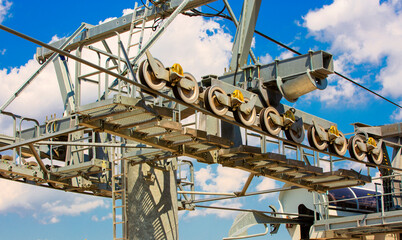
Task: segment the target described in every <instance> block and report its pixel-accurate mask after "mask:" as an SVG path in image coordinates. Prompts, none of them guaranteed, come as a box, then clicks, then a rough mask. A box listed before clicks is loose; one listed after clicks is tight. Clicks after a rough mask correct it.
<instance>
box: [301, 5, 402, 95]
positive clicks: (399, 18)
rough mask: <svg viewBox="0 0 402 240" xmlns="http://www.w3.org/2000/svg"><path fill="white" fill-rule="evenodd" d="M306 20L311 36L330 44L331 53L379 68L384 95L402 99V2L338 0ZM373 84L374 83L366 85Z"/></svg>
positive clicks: (350, 61) (315, 11)
mask: <svg viewBox="0 0 402 240" xmlns="http://www.w3.org/2000/svg"><path fill="white" fill-rule="evenodd" d="M304 21H305V22H304V26H305V27H307V28H308V30H309V31H310V33H311V34H312V35H313V36H315V37H316V38H317V39H318V40H320V41H326V42H329V43H330V44H331V47H330V50H331V52H332V53H335V54H338V55H341V56H342V57H343V58H344V61H345V63H346V64H349V65H353V64H363V63H368V64H370V65H371V67H372V68H379V67H380V68H381V71H380V72H379V73H378V74H377V75H376V76H374V77H375V81H377V82H379V83H380V84H381V91H382V93H383V94H386V95H390V96H392V97H398V98H399V97H402V94H401V92H402V91H401V90H402V84H400V83H401V78H402V69H401V68H400V67H399V62H401V61H402V47H401V45H400V43H401V42H402V30H401V29H402V12H401V3H400V1H395V0H388V1H381V2H380V1H378V0H355V1H348V0H335V1H334V2H333V3H332V4H330V5H325V6H323V7H322V8H320V9H317V10H312V11H310V12H309V13H308V14H307V15H306V16H305V17H304ZM384 61H385V64H384ZM368 76H370V73H368ZM371 78H372V77H371ZM373 83H374V82H373V80H372V81H371V83H370V82H368V83H367V82H366V85H367V84H368V85H372V84H373ZM347 89H349V87H345V88H344V90H345V91H347ZM326 92H327V91H326ZM346 94H348V93H346Z"/></svg>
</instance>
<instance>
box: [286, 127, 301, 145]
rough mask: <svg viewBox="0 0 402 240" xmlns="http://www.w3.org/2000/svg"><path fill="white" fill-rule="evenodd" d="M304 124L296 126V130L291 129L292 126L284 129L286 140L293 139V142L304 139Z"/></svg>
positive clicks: (299, 141)
mask: <svg viewBox="0 0 402 240" xmlns="http://www.w3.org/2000/svg"><path fill="white" fill-rule="evenodd" d="M304 135H305V133H304V126H303V124H302V125H301V127H299V128H297V130H296V131H295V130H293V129H292V127H289V128H288V129H285V136H286V138H287V139H288V140H290V141H293V142H295V143H302V142H303V140H304Z"/></svg>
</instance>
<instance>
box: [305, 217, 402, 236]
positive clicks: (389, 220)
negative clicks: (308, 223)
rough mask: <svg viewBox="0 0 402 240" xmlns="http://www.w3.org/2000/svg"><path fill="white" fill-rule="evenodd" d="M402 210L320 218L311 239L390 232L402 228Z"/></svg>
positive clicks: (313, 227)
mask: <svg viewBox="0 0 402 240" xmlns="http://www.w3.org/2000/svg"><path fill="white" fill-rule="evenodd" d="M401 224H402V210H397V211H390V212H383V213H381V212H379V213H371V214H361V215H356V216H350V217H342V218H335V219H328V220H318V221H316V222H315V224H314V225H313V226H312V234H311V239H324V238H325V239H329V238H336V239H350V238H351V236H359V235H362V236H363V235H367V234H375V233H389V232H396V231H400V230H401Z"/></svg>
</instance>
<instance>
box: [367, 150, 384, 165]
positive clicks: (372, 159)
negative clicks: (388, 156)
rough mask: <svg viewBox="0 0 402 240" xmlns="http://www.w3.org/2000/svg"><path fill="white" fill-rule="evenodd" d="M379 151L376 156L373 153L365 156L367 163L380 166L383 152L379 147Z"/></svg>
mask: <svg viewBox="0 0 402 240" xmlns="http://www.w3.org/2000/svg"><path fill="white" fill-rule="evenodd" d="M379 150H380V151H379V152H378V154H374V153H373V151H371V152H370V153H368V154H367V159H368V160H369V162H371V163H374V164H377V165H381V163H382V160H383V150H382V148H381V147H380V148H379Z"/></svg>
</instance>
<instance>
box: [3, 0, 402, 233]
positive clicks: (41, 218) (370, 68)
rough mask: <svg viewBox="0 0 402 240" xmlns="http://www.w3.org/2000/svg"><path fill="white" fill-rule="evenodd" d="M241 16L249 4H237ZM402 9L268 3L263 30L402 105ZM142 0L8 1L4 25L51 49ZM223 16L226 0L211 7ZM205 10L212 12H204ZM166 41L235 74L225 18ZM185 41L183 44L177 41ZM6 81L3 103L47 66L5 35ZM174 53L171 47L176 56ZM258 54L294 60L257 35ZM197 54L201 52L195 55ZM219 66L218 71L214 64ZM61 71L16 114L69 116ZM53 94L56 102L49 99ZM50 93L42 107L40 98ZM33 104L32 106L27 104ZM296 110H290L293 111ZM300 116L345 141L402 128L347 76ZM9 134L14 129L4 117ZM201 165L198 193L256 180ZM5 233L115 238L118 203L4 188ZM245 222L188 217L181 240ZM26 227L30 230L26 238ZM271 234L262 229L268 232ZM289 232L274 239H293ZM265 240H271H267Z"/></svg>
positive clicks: (32, 89)
mask: <svg viewBox="0 0 402 240" xmlns="http://www.w3.org/2000/svg"><path fill="white" fill-rule="evenodd" d="M230 3H231V4H232V7H233V8H234V11H235V13H236V15H237V16H238V15H239V13H240V10H241V1H230ZM401 5H402V4H401V3H400V1H397V0H388V1H381V2H379V1H378V0H355V1H347V0H334V1H332V0H331V1H329V0H324V1H297V0H291V1H263V3H262V5H261V10H260V14H259V19H258V22H257V27H256V29H257V30H259V31H261V32H263V33H264V34H266V35H268V36H270V37H272V38H274V39H277V40H279V41H281V42H283V43H285V44H288V45H289V46H291V47H293V48H295V49H296V50H298V51H299V52H302V53H306V52H307V51H308V50H309V49H312V50H326V51H328V52H330V53H332V54H333V55H334V59H335V67H336V69H335V70H336V71H338V72H340V73H343V74H345V75H347V76H350V77H352V78H353V79H354V80H356V81H358V82H359V83H361V84H363V85H365V86H367V87H369V88H371V89H373V90H375V91H377V92H379V93H381V94H383V95H384V96H386V97H388V98H390V99H392V100H393V101H395V102H397V103H400V101H401V99H402V91H401V90H402V84H401V83H402V80H401V77H402V68H400V67H399V65H400V62H402V57H401V56H402V54H401V53H402V46H400V43H401V42H402V30H400V29H402V14H401V10H402V8H401V7H402V6H401ZM133 6H134V2H133V1H115V2H113V4H110V3H106V2H101V3H99V1H92V0H87V1H76V0H72V1H69V2H68V3H65V2H62V1H48V0H46V1H4V0H0V23H1V24H4V25H6V26H8V27H10V28H13V29H15V30H18V31H21V32H22V33H25V34H27V35H30V36H32V37H35V38H37V39H39V40H41V41H44V42H50V41H51V40H52V38H55V36H56V37H57V38H61V37H65V36H69V35H70V34H72V33H73V32H74V31H75V29H77V28H78V27H79V25H80V24H81V22H86V23H90V24H93V25H97V24H99V22H100V21H104V20H105V19H107V18H110V17H120V16H121V15H122V13H123V10H124V9H129V8H133ZM211 6H213V7H215V8H218V9H220V8H221V7H222V6H223V4H222V2H221V1H217V2H216V3H213V4H211ZM202 10H203V11H211V10H210V9H208V8H206V7H203V8H202ZM169 29H170V30H169V32H168V33H167V34H166V36H164V37H162V38H161V39H160V41H159V42H158V43H157V44H156V45H155V46H154V47H153V48H151V52H152V53H153V54H154V55H155V56H156V57H158V58H159V59H161V60H162V61H163V62H164V63H166V64H165V65H169V64H171V63H173V62H180V63H183V67H184V68H185V70H188V71H189V72H192V73H194V75H195V76H196V77H197V78H198V79H199V78H200V77H201V76H202V75H206V74H210V73H214V74H222V72H223V68H224V67H226V66H227V64H228V61H229V57H230V50H231V43H232V42H231V41H233V36H234V34H235V28H234V26H233V24H232V23H231V22H228V21H224V20H221V19H203V18H189V17H184V16H180V17H179V18H178V19H176V21H175V22H174V23H173V24H172V26H171V28H169ZM177 36H180V38H181V39H177ZM0 39H1V40H0V82H1V84H2V86H3V87H2V94H1V96H0V104H2V103H3V102H4V101H5V100H6V99H7V98H8V96H9V95H10V94H11V92H12V91H13V90H15V89H16V88H17V87H18V85H19V84H20V83H21V82H22V81H24V80H25V79H26V78H27V77H28V76H29V75H30V74H31V73H32V72H33V71H35V70H36V68H37V67H38V65H37V64H36V63H35V61H32V59H33V55H34V54H35V51H36V46H35V45H34V44H32V43H30V42H27V41H25V40H22V39H19V38H17V37H15V36H12V35H10V34H8V33H6V32H2V31H1V32H0ZM166 46H169V48H167V47H166ZM253 50H254V52H255V53H256V55H257V56H260V58H261V60H262V61H267V62H269V61H272V60H273V59H275V58H277V57H278V58H286V57H291V55H290V54H289V53H288V52H287V51H286V50H284V49H282V48H280V47H278V46H277V45H275V44H273V43H271V42H269V41H268V40H265V39H263V38H261V37H259V36H255V46H254V49H253ZM188 52H191V54H188ZM211 59H213V61H214V64H211ZM52 74H54V73H52V72H51V69H50V70H47V71H45V72H44V77H42V78H39V79H38V80H36V81H37V83H33V84H32V85H31V86H29V87H28V88H27V90H26V91H27V93H24V94H23V95H21V98H20V99H17V100H16V102H15V103H13V104H12V105H10V108H9V110H12V111H14V112H16V113H17V114H23V115H25V116H30V117H35V118H38V119H39V120H41V121H43V120H44V119H45V117H44V116H46V115H50V114H53V113H55V112H56V113H57V114H58V115H60V114H61V110H60V109H61V101H60V100H59V98H60V97H59V94H58V90H57V83H56V81H55V79H53V78H52V77H53V75H52ZM45 92H46V95H44V94H43V93H45ZM40 94H42V95H41V98H40V99H39V98H38V96H39V95H40ZM27 103H29V104H27ZM287 104H290V103H287ZM292 105H293V106H295V107H296V108H298V109H301V110H304V111H306V112H309V113H312V114H314V115H317V116H320V117H322V118H325V119H328V120H331V121H334V122H336V123H338V126H339V129H340V130H341V131H343V132H345V133H348V132H352V130H353V129H352V127H351V125H350V124H351V123H354V122H363V123H366V124H370V125H382V124H387V123H393V122H398V121H400V120H401V119H402V114H401V113H400V112H399V111H398V109H397V108H396V107H395V106H393V105H391V104H389V103H387V102H385V101H383V100H380V99H378V98H376V97H373V96H372V95H370V94H368V93H367V92H365V91H363V90H361V89H359V88H357V87H355V86H353V85H351V84H348V83H347V82H345V80H342V79H340V78H337V77H330V78H329V87H328V88H327V89H326V90H324V91H320V92H318V91H316V92H314V93H312V94H309V95H306V96H303V97H301V98H300V99H299V101H298V102H296V103H294V104H292ZM0 127H1V128H2V129H1V130H0V133H4V132H7V131H9V129H10V123H9V121H8V120H7V119H4V118H0ZM195 165H196V181H197V184H198V190H202V191H207V190H209V191H225V192H230V191H232V192H233V191H237V190H238V189H239V188H241V187H242V183H244V181H245V179H246V178H247V174H246V173H244V172H241V171H233V170H232V169H226V168H222V167H217V166H206V165H203V164H200V163H195ZM279 186H281V183H279V182H275V181H273V180H268V179H265V180H263V179H262V178H257V179H255V180H254V181H253V184H252V186H251V189H250V191H256V190H263V189H267V188H270V187H279ZM0 188H1V189H2V191H3V193H2V194H1V197H0V223H1V224H0V232H2V236H4V238H5V239H35V240H37V239H41V240H45V239H47V240H51V239H88V240H89V239H111V236H112V223H111V219H110V213H111V208H110V206H111V202H110V200H108V199H102V198H95V197H83V196H80V195H77V194H71V193H64V192H59V191H51V190H47V189H42V188H35V187H31V186H25V185H21V184H15V183H11V182H9V181H4V180H0ZM276 198H277V195H268V196H267V197H266V198H264V199H262V198H261V197H258V196H257V197H254V198H250V199H238V200H234V201H230V202H225V203H224V204H225V205H227V206H236V207H244V208H254V209H260V210H268V205H270V204H274V205H278V204H277V199H276ZM234 216H235V215H233V214H231V213H226V212H225V213H223V212H216V211H205V210H197V211H196V212H192V213H184V214H183V213H181V215H180V225H179V229H180V239H221V238H222V237H225V236H227V232H228V231H229V228H230V226H231V224H232V222H233V218H234ZM18 229H21V230H22V231H19V230H18ZM260 230H262V229H260ZM288 238H289V237H288V235H287V233H286V230H284V228H283V226H282V227H281V231H280V233H279V234H278V235H276V236H273V237H272V239H288ZM260 239H262V238H260Z"/></svg>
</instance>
